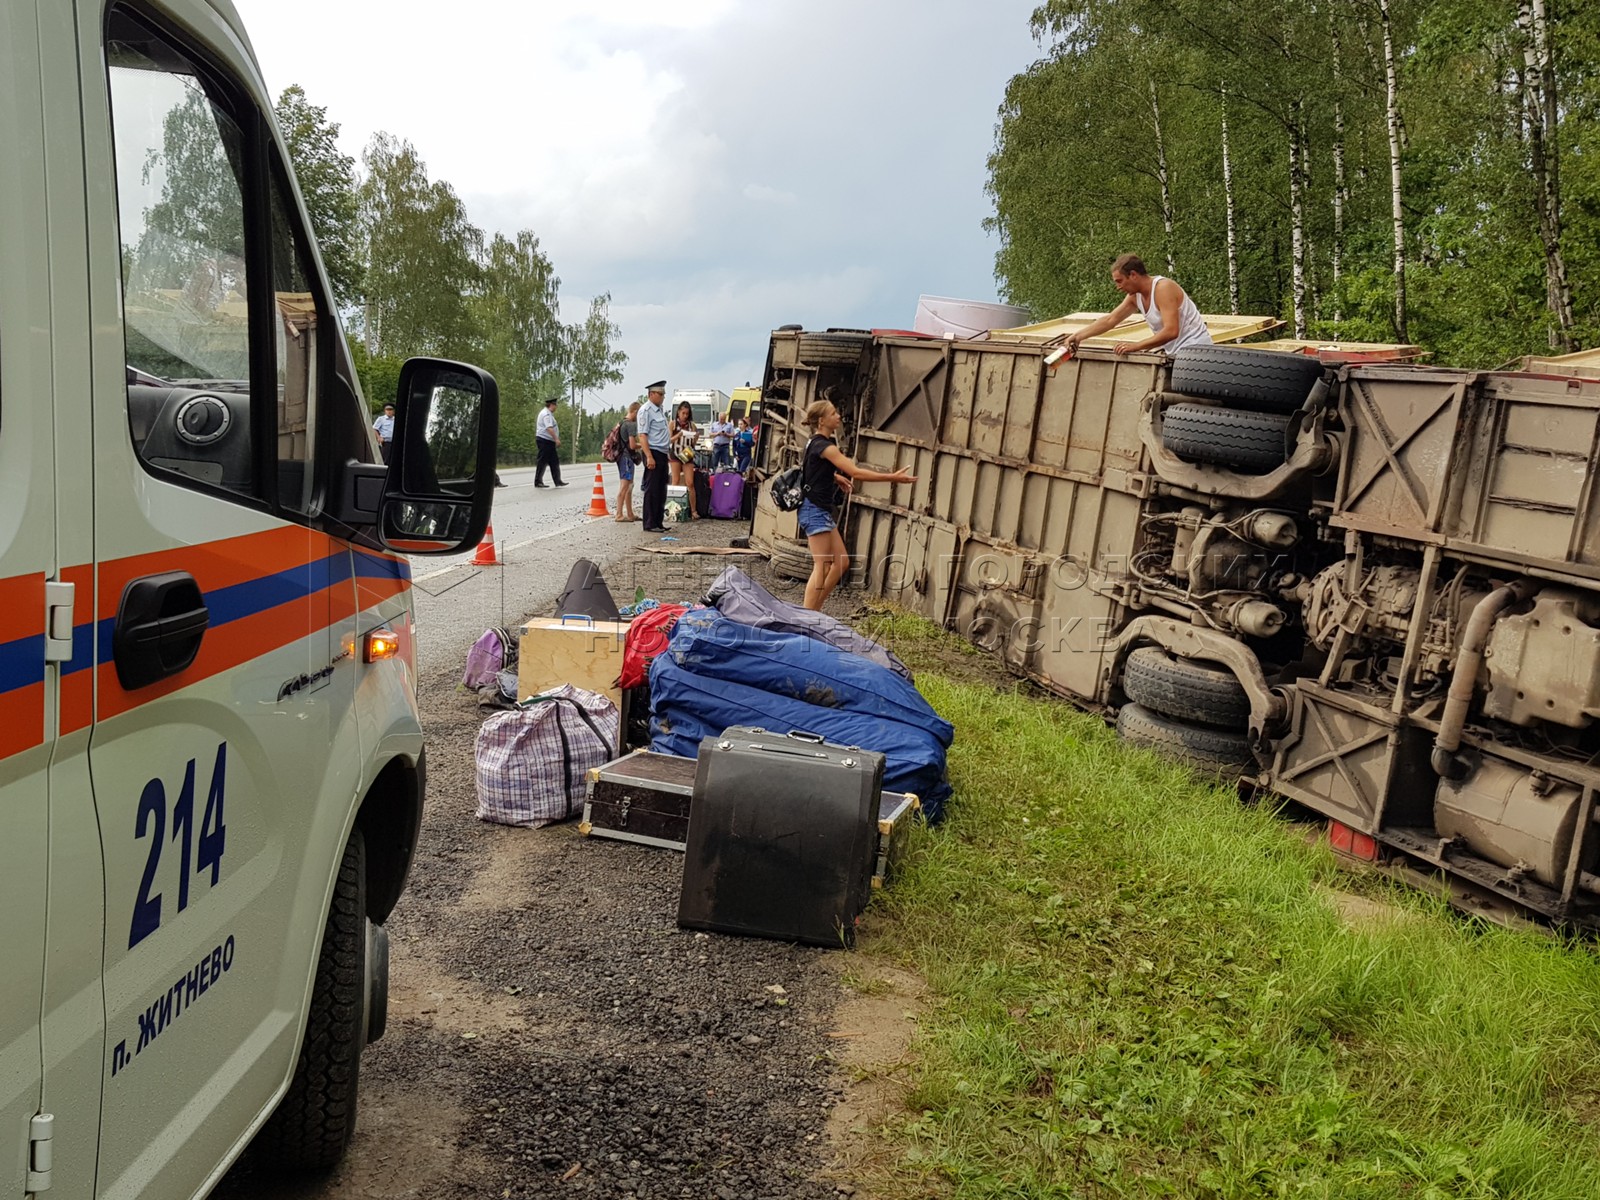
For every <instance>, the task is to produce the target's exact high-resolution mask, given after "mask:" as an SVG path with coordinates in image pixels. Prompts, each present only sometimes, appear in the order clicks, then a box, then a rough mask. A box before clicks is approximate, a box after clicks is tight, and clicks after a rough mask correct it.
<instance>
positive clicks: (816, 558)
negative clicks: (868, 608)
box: [796, 400, 917, 612]
mask: <svg viewBox="0 0 1600 1200" xmlns="http://www.w3.org/2000/svg"><path fill="white" fill-rule="evenodd" d="M842 421H843V418H842V417H840V416H839V410H838V409H836V408H834V406H833V403H832V402H831V401H829V400H816V401H813V402H812V403H811V405H810V406H809V407H807V409H806V415H805V418H804V424H805V425H806V427H807V428H809V429H810V430H811V440H810V441H809V442H807V443H806V453H805V458H804V460H803V465H802V468H801V476H802V479H803V480H804V482H803V485H802V488H801V494H802V495H803V496H804V497H805V499H804V500H802V501H801V502H800V511H799V512H798V513H797V514H796V516H797V517H798V518H799V521H800V532H801V533H803V534H805V535H806V543H807V545H809V546H810V547H811V578H810V579H809V580H807V581H806V600H805V606H806V607H807V608H811V609H816V610H817V611H819V612H820V611H821V609H822V606H823V604H825V603H826V602H827V599H828V597H829V596H830V595H832V594H833V589H834V588H836V587H838V586H839V581H840V580H841V579H843V578H844V573H845V572H846V571H848V570H849V569H850V555H849V554H848V553H847V552H846V550H845V548H844V539H843V538H842V537H840V536H839V523H838V520H837V519H836V518H835V517H834V514H833V510H834V509H835V508H836V507H837V506H838V504H839V502H840V501H841V500H843V499H844V497H845V495H846V494H848V493H849V491H850V488H851V485H852V483H853V482H854V481H855V480H857V479H859V480H860V481H861V482H862V483H915V482H916V481H917V477H916V476H915V475H908V474H907V473H906V472H905V471H904V470H900V471H874V470H872V469H870V468H868V467H858V466H857V465H856V464H855V462H854V460H852V459H851V458H850V457H849V456H848V455H847V454H845V452H844V451H843V450H841V449H839V446H838V443H837V442H835V441H834V434H836V433H838V432H839V425H840V424H841V422H842Z"/></svg>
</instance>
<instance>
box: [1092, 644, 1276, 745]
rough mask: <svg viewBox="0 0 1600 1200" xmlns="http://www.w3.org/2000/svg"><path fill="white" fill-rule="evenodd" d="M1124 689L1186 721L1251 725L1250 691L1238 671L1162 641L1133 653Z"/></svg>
mask: <svg viewBox="0 0 1600 1200" xmlns="http://www.w3.org/2000/svg"><path fill="white" fill-rule="evenodd" d="M1122 690H1123V691H1124V692H1126V693H1128V699H1130V700H1132V701H1134V702H1135V703H1136V704H1140V705H1143V706H1144V707H1145V708H1148V709H1152V710H1154V711H1155V712H1158V713H1162V714H1163V715H1165V716H1169V717H1175V718H1177V719H1178V720H1180V721H1192V722H1193V723H1195V724H1196V725H1209V726H1211V727H1213V728H1216V729H1247V728H1249V726H1250V696H1249V694H1248V693H1247V692H1246V691H1245V690H1244V685H1243V684H1242V683H1240V682H1239V679H1238V677H1237V676H1236V675H1234V673H1233V672H1232V671H1229V670H1227V669H1226V668H1224V667H1219V666H1216V665H1215V664H1213V663H1208V662H1201V661H1199V660H1198V659H1193V658H1177V657H1175V656H1173V655H1171V654H1168V653H1167V652H1166V651H1165V650H1163V649H1162V648H1161V647H1160V646H1140V647H1139V648H1138V649H1137V650H1135V651H1134V652H1133V653H1132V654H1130V655H1128V661H1127V662H1126V663H1125V664H1124V665H1123V668H1122Z"/></svg>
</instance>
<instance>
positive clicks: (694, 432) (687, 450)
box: [672, 400, 700, 521]
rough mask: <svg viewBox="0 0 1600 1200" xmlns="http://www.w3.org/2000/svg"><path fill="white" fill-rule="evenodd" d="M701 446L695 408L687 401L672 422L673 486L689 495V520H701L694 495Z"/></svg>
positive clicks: (682, 403) (682, 402)
mask: <svg viewBox="0 0 1600 1200" xmlns="http://www.w3.org/2000/svg"><path fill="white" fill-rule="evenodd" d="M699 446H700V427H699V426H698V425H696V424H695V423H694V408H693V407H692V406H691V405H690V404H689V402H688V401H687V400H684V401H681V402H680V403H679V404H678V411H677V414H676V415H675V416H674V418H673V421H672V486H673V487H681V488H683V489H684V491H686V492H687V493H688V494H689V519H690V520H691V521H698V520H699V519H700V505H699V504H698V503H697V502H696V500H695V494H694V472H695V465H694V456H695V451H696V450H697V449H698V448H699Z"/></svg>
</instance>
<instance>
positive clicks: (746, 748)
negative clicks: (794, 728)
mask: <svg viewBox="0 0 1600 1200" xmlns="http://www.w3.org/2000/svg"><path fill="white" fill-rule="evenodd" d="M882 791H883V755H881V754H878V753H875V752H873V751H871V750H860V749H857V748H855V747H848V746H835V745H831V744H829V743H826V742H824V741H823V740H822V739H821V738H820V737H817V736H816V735H815V734H807V733H790V734H788V735H783V734H775V733H768V732H767V731H766V730H764V729H757V728H753V727H748V726H735V727H733V728H732V729H728V730H726V731H725V732H724V733H723V734H722V735H721V736H719V737H709V738H706V739H705V740H704V741H703V742H702V743H701V744H700V756H699V767H698V770H697V771H696V772H695V781H694V803H693V805H692V807H691V808H690V810H689V832H688V839H687V844H686V846H685V853H684V862H683V887H682V891H681V892H680V894H679V897H678V924H679V925H680V926H682V927H683V928H686V929H710V930H715V931H717V932H719V933H741V934H748V935H751V936H755V937H770V938H778V939H781V940H783V941H789V942H806V943H809V944H811V945H815V946H840V945H845V946H848V945H853V944H854V942H855V930H856V921H857V919H858V918H859V917H860V915H861V910H862V909H863V908H865V907H866V904H867V900H868V898H869V896H870V895H871V891H872V885H871V880H872V871H873V867H874V865H875V859H876V856H877V849H878V846H877V842H878V829H877V816H878V807H879V802H880V798H881V794H882Z"/></svg>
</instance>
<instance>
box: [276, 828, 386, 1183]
mask: <svg viewBox="0 0 1600 1200" xmlns="http://www.w3.org/2000/svg"><path fill="white" fill-rule="evenodd" d="M366 850H367V847H366V841H365V840H364V839H363V837H362V835H361V830H360V829H356V830H355V831H354V832H352V833H351V835H350V840H349V841H348V842H346V843H345V847H344V858H343V860H342V861H341V862H340V864H339V876H338V878H337V880H335V882H334V887H333V904H332V905H331V906H330V907H329V909H328V924H327V927H326V928H325V929H324V930H323V934H322V950H321V953H320V954H319V955H318V956H317V974H316V981H315V983H313V985H312V989H311V1007H310V1011H309V1013H308V1014H307V1016H306V1033H305V1040H304V1041H303V1042H302V1043H301V1046H300V1059H299V1061H298V1062H296V1063H295V1068H294V1079H293V1080H291V1081H290V1083H289V1090H288V1092H286V1093H285V1094H284V1097H283V1100H282V1101H281V1102H280V1103H279V1104H278V1107H277V1109H276V1111H274V1112H273V1114H272V1116H271V1117H270V1118H268V1120H267V1123H266V1125H265V1126H263V1127H262V1130H261V1133H260V1134H259V1135H258V1136H257V1138H256V1146H257V1147H258V1148H259V1149H260V1150H261V1151H262V1152H263V1157H264V1158H265V1161H266V1162H268V1163H270V1164H271V1165H272V1166H273V1167H274V1168H275V1169H279V1170H285V1171H326V1170H328V1169H330V1168H331V1167H333V1166H335V1165H336V1164H337V1163H338V1162H339V1160H340V1159H341V1158H343V1157H344V1152H345V1150H346V1149H348V1148H349V1145H350V1139H351V1138H352V1137H353V1136H354V1135H355V1131H356V1090H357V1084H358V1079H359V1075H360V1066H361V1048H362V1046H364V1045H365V1044H366V1041H367V1030H366V1003H365V1002H366V999H367V996H366V992H367V986H366V985H367V970H366V968H367V964H366V961H365V960H366V951H367V861H366V860H367V853H366Z"/></svg>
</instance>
